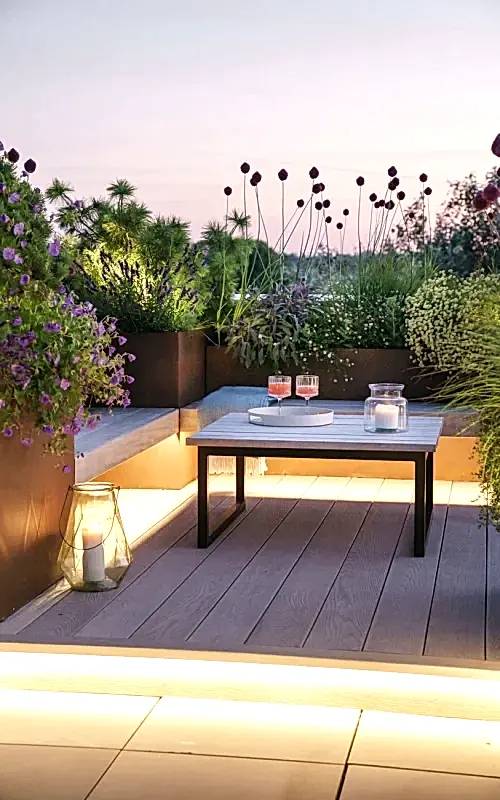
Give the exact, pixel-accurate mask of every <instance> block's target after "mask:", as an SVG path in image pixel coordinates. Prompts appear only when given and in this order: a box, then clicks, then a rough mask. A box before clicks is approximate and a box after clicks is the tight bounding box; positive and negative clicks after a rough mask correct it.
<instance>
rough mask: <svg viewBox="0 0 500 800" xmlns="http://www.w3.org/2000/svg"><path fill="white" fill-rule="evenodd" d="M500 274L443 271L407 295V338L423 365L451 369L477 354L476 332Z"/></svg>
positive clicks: (499, 287) (497, 289)
mask: <svg viewBox="0 0 500 800" xmlns="http://www.w3.org/2000/svg"><path fill="white" fill-rule="evenodd" d="M499 293H500V276H498V275H491V274H490V275H485V274H483V273H474V274H472V275H470V276H469V277H467V278H460V277H458V276H456V275H454V274H453V273H449V272H442V273H440V274H438V275H436V276H435V277H433V278H430V279H429V280H428V281H426V282H425V283H423V284H422V286H421V287H420V288H419V289H418V290H417V291H416V292H415V294H413V295H410V296H409V297H408V298H407V299H406V308H405V316H406V341H407V344H408V346H409V348H410V349H411V351H412V353H413V354H414V357H415V359H416V361H417V363H418V365H419V366H421V367H429V368H431V369H432V368H433V369H436V370H440V371H443V372H448V373H451V372H453V371H454V370H456V369H460V368H461V367H462V365H463V363H464V361H465V360H469V359H470V357H471V356H473V355H474V349H475V348H476V347H477V338H476V334H477V333H478V332H479V331H480V328H481V325H482V324H483V320H484V313H485V308H486V307H487V305H488V303H489V302H490V299H491V297H492V295H497V294H499Z"/></svg>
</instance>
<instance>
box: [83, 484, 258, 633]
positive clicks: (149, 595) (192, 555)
mask: <svg viewBox="0 0 500 800" xmlns="http://www.w3.org/2000/svg"><path fill="white" fill-rule="evenodd" d="M232 502H233V500H232V499H230V498H227V500H225V501H223V502H222V503H221V505H220V509H222V510H223V509H224V508H227V506H228V505H230V504H231V503H232ZM261 502H262V501H261ZM257 503H258V501H257V500H256V499H254V498H250V499H249V500H248V512H247V514H248V513H249V512H250V511H252V509H253V508H254V507H255V505H257ZM218 510H219V509H215V511H214V512H213V513H214V516H217V511H218ZM244 519H245V517H244V516H241V517H239V518H238V519H237V520H236V521H235V522H234V523H233V525H232V526H231V527H230V528H228V529H227V530H226V531H224V533H223V534H222V537H221V538H220V539H218V540H217V541H216V542H215V543H214V545H213V547H212V548H211V549H210V550H199V549H197V547H196V526H193V527H192V528H191V529H190V531H189V532H188V533H187V534H186V535H185V536H183V537H182V538H181V539H179V540H178V541H177V542H176V543H175V544H174V545H173V546H172V547H171V548H170V549H169V550H168V551H167V552H166V553H165V554H164V555H163V556H161V557H160V558H159V559H158V560H157V561H155V563H154V564H152V565H151V566H150V567H149V568H148V569H147V570H146V572H144V573H143V574H142V575H140V576H139V577H138V578H137V579H136V580H135V581H134V582H133V584H132V585H131V586H130V587H129V588H128V591H127V592H124V593H123V594H122V595H121V596H120V597H118V598H116V600H114V601H112V602H111V603H109V605H107V606H106V607H105V608H104V609H103V610H102V611H100V612H99V613H98V614H96V615H95V616H94V617H93V618H92V619H91V620H90V621H89V622H88V623H87V624H86V625H84V626H83V628H80V630H79V631H78V632H77V634H76V636H77V637H83V638H98V639H102V638H109V639H127V638H129V637H131V636H132V635H133V634H134V633H135V632H136V631H137V629H140V627H141V626H142V625H143V623H144V622H145V621H146V620H148V619H149V618H150V617H151V615H153V614H154V612H155V611H156V610H157V609H158V607H160V606H162V604H163V603H164V602H165V600H166V599H167V598H169V597H170V595H172V594H173V593H174V592H175V590H176V589H178V588H179V587H180V586H181V585H182V584H184V582H185V581H187V580H188V579H189V578H190V576H191V574H192V573H193V572H195V571H196V570H197V569H198V568H199V567H200V566H201V565H202V564H203V562H204V561H205V560H206V559H207V558H208V557H209V556H212V555H213V554H214V550H216V549H218V548H219V547H220V546H221V545H222V544H223V541H224V539H225V538H227V537H229V536H231V537H234V536H235V535H236V533H235V531H234V528H235V527H237V526H239V525H241V524H242V523H243V521H244ZM151 639H152V640H153V641H155V643H156V640H155V638H154V636H151ZM159 641H160V640H158V643H159Z"/></svg>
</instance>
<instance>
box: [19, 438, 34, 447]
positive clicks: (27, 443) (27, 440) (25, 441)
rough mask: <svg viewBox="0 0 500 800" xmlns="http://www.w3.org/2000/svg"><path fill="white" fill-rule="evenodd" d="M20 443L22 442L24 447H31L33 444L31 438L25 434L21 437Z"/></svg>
mask: <svg viewBox="0 0 500 800" xmlns="http://www.w3.org/2000/svg"><path fill="white" fill-rule="evenodd" d="M21 444H23V445H24V446H25V447H31V445H32V444H33V439H30V438H29V437H28V436H26V437H25V438H24V439H21Z"/></svg>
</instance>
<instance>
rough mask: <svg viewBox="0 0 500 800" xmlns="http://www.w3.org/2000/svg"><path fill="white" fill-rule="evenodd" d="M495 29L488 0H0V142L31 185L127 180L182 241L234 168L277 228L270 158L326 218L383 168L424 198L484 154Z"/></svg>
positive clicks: (496, 122) (492, 106) (498, 13)
mask: <svg viewBox="0 0 500 800" xmlns="http://www.w3.org/2000/svg"><path fill="white" fill-rule="evenodd" d="M499 31H500V2H499V0H418V2H413V0H347V1H346V0H248V2H246V3H244V2H242V3H237V2H234V0H211V2H206V1H205V0H179V2H173V0H140V2H137V0H134V1H133V2H132V0H86V2H77V0H0V44H1V47H0V63H1V74H2V81H1V82H0V139H1V140H2V141H3V142H4V144H5V145H6V146H7V147H11V146H15V147H16V148H17V149H18V150H20V151H21V153H22V155H23V156H24V157H32V158H34V159H35V160H36V161H37V162H38V163H39V165H40V166H39V170H38V171H37V173H36V177H37V180H38V182H39V183H40V184H41V185H46V184H47V183H49V181H50V179H51V178H52V177H54V176H57V177H60V178H63V179H65V180H68V181H70V182H71V183H72V184H73V185H74V186H75V188H76V192H77V194H76V197H84V196H89V195H100V194H102V193H103V191H104V189H105V187H106V185H107V184H109V183H110V182H111V181H112V180H114V179H115V178H117V177H127V178H128V179H129V180H131V181H132V182H133V183H134V184H135V185H136V186H137V187H138V189H139V191H138V196H139V198H140V199H141V200H144V201H145V202H146V203H147V204H148V205H149V206H150V207H151V208H152V209H153V210H154V211H155V212H161V213H164V214H176V215H179V216H181V217H183V218H186V219H188V220H190V221H191V223H192V229H193V234H194V235H195V236H197V235H198V233H199V231H200V228H201V226H202V225H203V224H204V223H205V222H206V221H208V220H209V219H213V218H219V219H221V218H222V216H223V214H224V208H225V205H224V196H223V194H222V188H223V187H224V186H225V185H226V184H230V185H232V186H233V187H234V188H235V194H234V195H233V198H232V199H234V201H235V202H234V203H233V205H239V206H241V202H238V200H239V196H240V195H239V191H237V187H239V185H240V178H241V175H240V172H239V165H240V163H241V162H242V161H244V160H246V161H248V162H249V163H250V164H251V167H252V169H258V170H259V171H260V172H261V173H262V175H263V182H262V185H261V186H262V189H261V196H262V205H263V210H264V214H265V218H266V220H267V221H268V223H269V227H270V229H271V231H272V232H273V233H274V234H276V236H277V234H278V227H279V217H280V205H279V182H278V180H277V178H276V173H277V171H278V170H279V169H280V168H281V167H286V169H287V170H288V171H289V173H290V179H289V181H288V183H287V195H288V198H289V203H290V207H293V206H294V205H295V200H296V199H297V197H299V196H301V195H305V194H307V192H308V190H309V187H310V182H309V179H308V176H307V172H308V170H309V168H310V167H311V166H312V165H313V164H314V165H316V166H317V167H318V168H319V170H320V174H321V180H323V181H324V182H325V184H326V185H327V192H326V196H328V197H329V198H330V199H331V201H332V210H333V215H334V219H336V218H337V217H339V215H340V212H341V209H342V208H343V207H344V206H346V205H347V206H351V208H353V207H354V205H355V202H356V197H357V194H356V185H355V179H356V177H357V175H359V174H362V175H364V176H365V177H366V180H367V189H368V190H369V191H376V192H379V193H380V192H381V191H382V188H383V187H385V184H386V170H387V168H388V167H389V166H391V165H392V164H394V165H395V166H396V167H397V168H398V170H399V174H400V177H401V182H402V188H403V189H405V190H406V192H407V194H408V195H409V196H412V195H414V194H415V193H416V191H417V189H418V180H417V176H418V174H419V173H420V172H422V171H423V170H425V171H426V172H427V173H428V174H429V176H430V184H431V185H432V187H433V189H434V194H433V197H432V200H433V203H434V206H436V205H437V204H438V203H439V202H440V201H441V200H442V199H443V198H444V196H445V193H446V188H447V180H449V179H454V178H460V177H462V176H464V175H465V174H466V173H468V172H471V171H472V172H476V173H478V174H479V175H482V174H484V172H485V171H486V170H487V169H488V168H489V167H490V166H492V165H493V162H494V160H495V159H494V158H493V157H492V155H491V153H490V152H489V148H490V145H491V142H492V140H493V138H494V136H495V135H496V134H497V133H498V132H499V130H500V84H499V78H498V33H499ZM351 234H354V230H352V231H351ZM351 238H352V241H354V235H352V237H351Z"/></svg>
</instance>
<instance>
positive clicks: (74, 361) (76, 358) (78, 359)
mask: <svg viewBox="0 0 500 800" xmlns="http://www.w3.org/2000/svg"><path fill="white" fill-rule="evenodd" d="M71 361H72V362H73V364H78V362H79V361H80V356H73V358H72V359H71Z"/></svg>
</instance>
